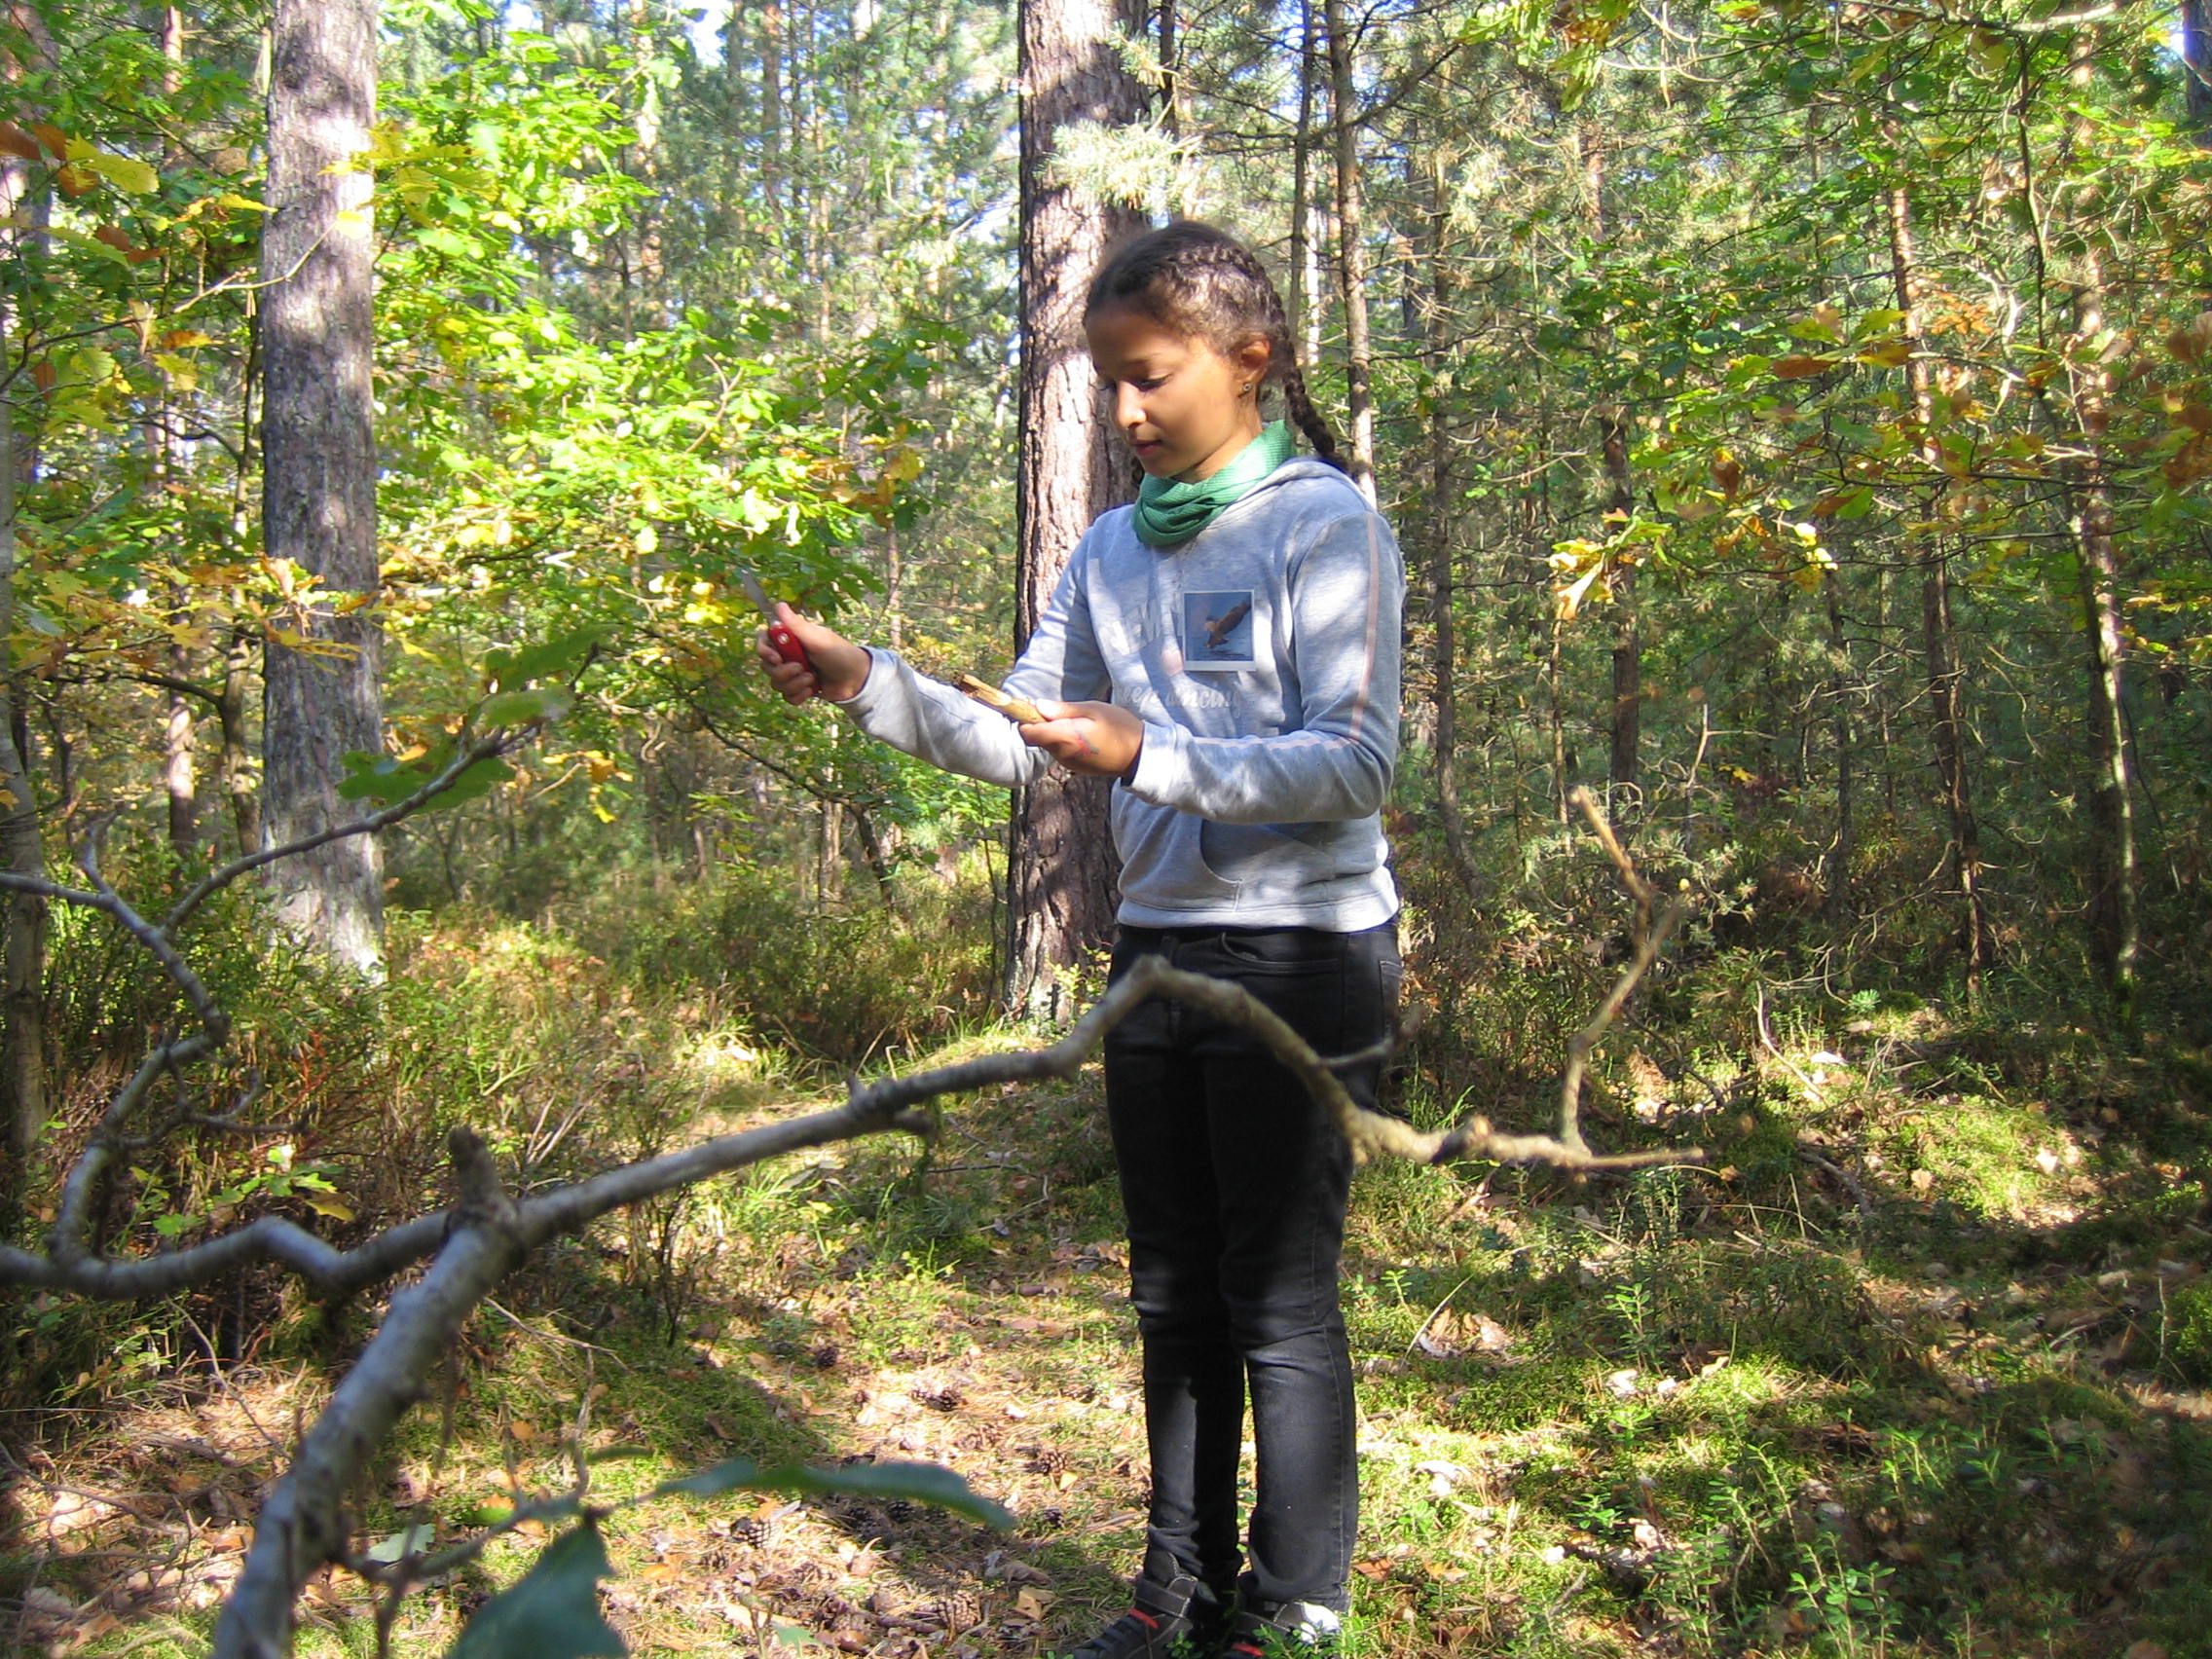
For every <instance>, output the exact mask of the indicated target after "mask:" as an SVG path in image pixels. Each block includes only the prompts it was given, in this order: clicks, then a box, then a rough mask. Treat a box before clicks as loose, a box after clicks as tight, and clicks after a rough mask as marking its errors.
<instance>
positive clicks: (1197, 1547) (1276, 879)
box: [759, 222, 1405, 1659]
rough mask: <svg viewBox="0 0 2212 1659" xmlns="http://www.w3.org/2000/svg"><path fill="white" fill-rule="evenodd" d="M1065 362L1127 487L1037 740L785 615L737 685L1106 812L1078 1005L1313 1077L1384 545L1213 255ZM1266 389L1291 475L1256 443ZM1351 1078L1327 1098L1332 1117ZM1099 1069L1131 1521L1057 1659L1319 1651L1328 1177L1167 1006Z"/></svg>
mask: <svg viewBox="0 0 2212 1659" xmlns="http://www.w3.org/2000/svg"><path fill="white" fill-rule="evenodd" d="M1084 329H1085V334H1086V336H1087V338H1088V344H1089V348H1090V356H1091V360H1092V362H1093V364H1094V365H1095V366H1096V368H1097V371H1098V379H1099V383H1100V386H1101V387H1102V388H1103V390H1104V393H1105V395H1106V396H1107V398H1108V399H1109V401H1110V403H1111V406H1112V411H1113V420H1114V423H1115V424H1116V425H1117V427H1119V429H1120V431H1121V433H1122V435H1123V437H1124V438H1125V439H1126V440H1127V442H1128V445H1129V448H1130V449H1131V450H1132V451H1133V452H1134V454H1135V456H1136V459H1137V461H1138V463H1139V465H1141V466H1142V467H1143V469H1144V474H1145V476H1144V481H1143V484H1142V486H1141V488H1140V490H1139V494H1138V498H1137V502H1136V505H1135V506H1134V507H1133V508H1128V507H1123V508H1117V509H1115V510H1114V511H1112V512H1109V513H1107V514H1106V515H1104V516H1103V517H1102V518H1100V519H1099V520H1098V521H1097V523H1095V524H1093V525H1092V526H1091V527H1090V529H1089V531H1088V533H1087V534H1086V535H1084V537H1083V540H1082V542H1081V543H1080V544H1079V545H1078V546H1077V548H1076V550H1075V552H1074V554H1073V555H1072V556H1071V558H1070V559H1069V562H1068V567H1067V571H1066V573H1065V574H1064V575H1063V576H1062V578H1061V580H1060V583H1059V586H1058V588H1057V590H1056V591H1055V593H1054V594H1053V596H1052V599H1051V604H1050V605H1049V606H1048V608H1047V609H1046V612H1045V615H1044V617H1043V619H1042V621H1041V622H1040V623H1039V625H1038V628H1037V631H1036V633H1035V635H1034V637H1033V638H1032V639H1031V640H1030V642H1029V645H1028V647H1027V649H1025V650H1024V651H1023V652H1022V655H1021V660H1020V661H1019V662H1018V663H1017V664H1015V666H1014V671H1013V672H1012V673H1011V674H1010V675H1008V676H1007V680H1006V687H1007V689H1008V690H1009V691H1011V692H1014V693H1016V694H1018V695H1020V696H1023V697H1027V698H1028V699H1030V700H1031V701H1032V702H1035V703H1037V704H1038V705H1039V712H1040V713H1042V714H1044V715H1045V716H1046V717H1047V718H1046V719H1044V720H1043V721H1041V722H1039V723H1036V724H1032V725H1020V726H1015V725H1012V724H1009V723H1008V722H1007V720H1006V719H1004V718H1002V717H1001V716H999V715H996V714H993V713H991V712H990V711H988V710H986V709H983V708H981V707H979V706H978V705H977V704H976V703H974V702H972V701H971V700H969V699H968V698H966V697H964V696H962V695H960V694H959V693H958V692H956V691H954V690H952V689H951V688H950V687H948V686H945V685H941V684H939V683H938V682H934V681H931V680H927V679H924V678H923V677H922V676H920V675H918V674H916V673H915V672H914V670H913V669H912V668H910V667H908V666H907V665H906V664H905V663H904V662H903V661H902V660H901V659H900V658H898V657H896V656H894V655H892V654H891V653H889V652H887V651H883V650H877V649H863V648H861V647H859V646H856V645H851V644H849V643H848V642H846V641H845V640H843V639H842V638H840V637H839V636H838V635H836V634H834V633H832V632H831V631H830V629H828V628H825V627H823V626H821V625H820V624H818V623H815V622H813V621H810V620H808V619H807V618H805V617H802V616H800V615H798V614H797V613H796V612H794V611H793V610H791V608H789V607H784V608H780V610H779V617H780V619H781V620H782V622H783V623H784V624H785V625H786V626H788V627H790V628H791V630H792V632H793V634H794V635H795V636H796V637H797V640H798V643H799V644H800V645H803V646H804V647H805V651H806V655H807V658H808V659H809V660H810V662H811V667H809V666H808V665H807V664H806V663H801V662H798V661H786V660H784V658H783V657H782V656H781V655H780V654H779V653H778V652H777V651H776V650H775V649H774V648H773V647H772V646H771V645H769V644H768V642H767V637H766V635H765V634H763V635H762V637H761V641H760V646H759V649H760V655H761V657H762V660H763V662H764V663H765V664H766V666H767V671H768V675H769V678H770V679H771V680H772V681H773V682H774V683H775V685H776V687H777V689H778V690H779V691H781V692H782V694H783V695H784V696H785V697H787V698H789V699H790V700H791V701H793V702H794V703H795V702H803V701H805V700H806V699H807V698H809V697H816V696H819V697H823V698H826V699H828V700H829V701H830V702H832V703H835V704H836V705H838V706H839V707H841V708H842V709H844V710H845V712H846V713H847V714H849V715H850V716H852V718H853V719H855V720H857V721H858V722H859V723H860V725H861V727H862V728H863V729H864V730H866V731H867V732H869V733H871V734H872V735H874V736H876V737H878V738H881V739H882V740H884V741H885V742H887V743H891V744H893V745H895V746H897V747H898V748H900V749H903V750H904V751H906V752H907V753H908V754H911V755H917V756H922V757H923V758H925V759H927V760H930V761H933V762H935V763H936V764H938V765H940V766H944V767H947V768H950V769H951V770H954V771H958V772H962V773H965V774H967V775H968V776H971V777H976V778H981V779H984V780H986V781H989V782H992V783H999V784H1008V785H1013V784H1019V783H1022V782H1024V781H1026V780H1028V779H1030V778H1033V777H1035V776H1037V775H1038V774H1039V773H1040V772H1041V771H1043V770H1044V769H1045V768H1046V767H1047V766H1050V765H1051V764H1054V763H1057V764H1059V765H1062V766H1066V767H1069V768H1072V769H1073V770H1076V771H1079V772H1089V773H1096V774H1099V775H1102V776H1106V777H1110V778H1115V779H1118V780H1119V781H1120V785H1121V787H1120V788H1118V789H1116V790H1115V791H1114V792H1113V805H1112V822H1113V831H1114V840H1115V845H1116V847H1117V849H1118V850H1119V852H1120V854H1121V859H1122V878H1121V887H1122V898H1121V907H1120V912H1119V916H1120V932H1119V936H1118V938H1117V940H1116V943H1115V947H1114V958H1113V968H1112V974H1113V976H1114V977H1120V976H1121V975H1123V974H1124V973H1126V972H1127V971H1128V969H1129V967H1130V965H1131V964H1132V963H1134V962H1135V961H1136V960H1137V959H1138V958H1139V957H1142V956H1146V955H1160V956H1164V957H1166V958H1168V959H1169V960H1170V961H1171V962H1172V963H1173V964H1174V965H1175V966H1177V967H1179V968H1186V969H1190V970H1193V971H1195V972H1198V973H1202V974H1210V975H1214V976H1216V977H1222V978H1229V979H1235V980H1236V981H1238V982H1239V983H1241V984H1242V985H1243V986H1244V987H1245V988H1246V989H1247V990H1249V991H1250V992H1252V994H1253V995H1254V996H1256V997H1258V998H1259V999H1260V1000H1261V1001H1262V1002H1263V1003H1265V1004H1266V1005H1267V1006H1269V1007H1270V1008H1272V1009H1273V1010H1274V1011H1275V1012H1276V1013H1277V1014H1281V1015H1282V1016H1283V1017H1284V1018H1285V1019H1287V1020H1288V1021H1289V1022H1290V1024H1291V1025H1292V1026H1293V1027H1295V1028H1296V1029H1297V1030H1298V1031H1299V1032H1300V1033H1301V1034H1302V1035H1303V1036H1304V1037H1305V1038H1306V1040H1307V1041H1308V1042H1309V1043H1310V1044H1311V1045H1312V1046H1313V1047H1314V1049H1315V1050H1317V1051H1319V1052H1321V1053H1323V1054H1332V1055H1335V1054H1360V1053H1362V1052H1363V1051H1373V1050H1375V1049H1376V1048H1377V1046H1378V1045H1379V1044H1380V1043H1381V1041H1382V1039H1383V1037H1384V1036H1385V1035H1386V1034H1387V1032H1388V1031H1389V1030H1390V1028H1391V1023H1392V1020H1393V1018H1394V1010H1395V1004H1396V999H1397V988H1398V977H1399V965H1398V953H1397V945H1396V934H1395V921H1394V917H1395V914H1396V911H1397V894H1396V890H1395V888H1394V886H1393V884H1392V882H1391V878H1390V872H1389V870H1388V868H1387V867H1386V866H1385V862H1384V859H1385V851H1386V849H1385V847H1384V845H1383V832H1382V828H1381V823H1380V820H1379V817H1378V813H1379V811H1380V809H1381V807H1382V805H1383V798H1384V796H1385V795H1386V794H1387V793H1388V792H1389V787H1390V774H1391V768H1392V766H1393V764H1394V763H1395V760H1396V756H1397V736H1398V622H1399V613H1400V610H1401V608H1402V607H1403V603H1404V597H1405V575H1404V571H1403V569H1402V567H1401V565H1400V563H1399V559H1398V552H1397V547H1396V544H1395V542H1394V541H1393V540H1392V538H1391V535H1390V532H1389V530H1388V529H1387V528H1386V527H1385V526H1384V525H1383V522H1382V520H1381V519H1379V518H1378V517H1377V516H1376V514H1375V513H1374V512H1373V511H1372V510H1371V509H1370V508H1369V507H1368V505H1367V503H1366V500H1365V499H1364V498H1362V497H1361V495H1360V493H1359V492H1358V490H1356V489H1355V488H1354V487H1353V486H1352V485H1351V483H1350V482H1349V481H1348V480H1347V479H1346V476H1345V474H1344V470H1343V464H1342V462H1341V461H1338V459H1337V446H1336V440H1335V438H1334V437H1333V436H1332V435H1331V433H1330V431H1329V428H1328V425H1327V424H1326V423H1324V422H1323V421H1322V419H1321V417H1320V416H1319V414H1318V413H1317V412H1316V411H1315V410H1314V408H1313V404H1312V401H1311V399H1310V398H1309V397H1308V395H1307V391H1306V382H1305V377H1304V376H1303V375H1302V374H1301V373H1300V372H1299V368H1298V364H1297V361H1296V359H1295V357H1294V355H1293V352H1292V348H1291V341H1290V334H1289V330H1288V328H1287V326H1286V324H1285V322H1284V317H1283V309H1282V301H1281V299H1280V298H1279V297H1278V296H1277V294H1276V292H1275V289H1274V285H1273V283H1272V282H1271V281H1270V280H1269V278H1268V276H1267V273H1266V271H1265V270H1264V269H1263V268H1262V266H1261V265H1260V262H1259V260H1258V259H1257V258H1256V257H1255V256H1254V255H1253V254H1252V252H1251V251H1250V250H1249V249H1248V248H1246V247H1244V246H1243V245H1242V244H1241V243H1240V242H1238V241H1236V240H1235V239H1233V238H1231V237H1229V236H1227V235H1225V234H1224V233H1222V232H1221V231H1218V230H1215V229H1213V228H1212V227H1211V226H1208V225H1202V224H1198V223H1193V222H1186V223H1181V224H1175V225H1170V226H1168V227H1167V228H1166V229H1164V230H1159V231H1154V232H1152V233H1150V234H1149V235H1145V236H1142V237H1139V238H1137V239H1136V240H1133V241H1131V242H1129V243H1127V244H1126V245H1124V247H1122V248H1121V249H1120V250H1119V251H1118V252H1116V253H1115V254H1113V255H1112V256H1111V257H1110V258H1109V259H1108V260H1107V262H1106V265H1105V267H1104V269H1102V270H1101V271H1100V272H1099V273H1098V275H1097V276H1096V277H1095V278H1094V279H1093V281H1092V283H1091V286H1090V291H1089V296H1088V306H1087V308H1086V311H1085V315H1084ZM1271 389H1273V390H1279V391H1280V393H1281V397H1282V401H1283V403H1284V405H1285V407H1286V408H1287V410H1288V412H1289V415H1290V418H1291V419H1292V420H1293V421H1295V422H1296V423H1297V424H1298V425H1299V427H1300V428H1301V429H1302V430H1303V431H1304V432H1305V433H1306V435H1307V437H1308V438H1309V439H1310V440H1311V442H1312V444H1313V447H1314V448H1315V449H1316V450H1317V451H1319V453H1320V459H1319V460H1309V459H1298V458H1295V457H1294V453H1293V444H1292V441H1291V437H1290V433H1289V428H1288V426H1287V425H1285V424H1279V423H1278V424H1272V425H1271V424H1267V423H1266V422H1265V421H1264V420H1263V418H1262V415H1261V413H1260V410H1261V400H1262V394H1263V393H1264V392H1265V391H1268V390H1271ZM1381 1066H1382V1062H1381V1060H1380V1058H1378V1057H1375V1056H1374V1055H1372V1054H1371V1053H1370V1054H1368V1055H1367V1057H1363V1058H1360V1059H1357V1060H1353V1061H1350V1062H1347V1063H1346V1066H1345V1067H1344V1068H1343V1074H1344V1078H1345V1082H1346V1085H1347V1086H1348V1087H1349V1088H1350V1089H1351V1091H1352V1093H1353V1096H1354V1098H1356V1099H1358V1100H1360V1101H1361V1103H1362V1104H1365V1105H1372V1104H1374V1100H1375V1094H1376V1087H1377V1084H1378V1082H1379V1079H1380V1072H1381ZM1105 1067H1106V1107H1107V1117H1108V1121H1109V1124H1110V1127H1111V1131H1112V1135H1113V1141H1114V1153H1115V1159H1116V1162H1117V1164H1118V1167H1119V1170H1120V1175H1121V1184H1122V1196H1123V1200H1124V1206H1125V1208H1126V1211H1127V1217H1128V1233H1129V1274H1130V1281H1131V1298H1132V1300H1133V1302H1134V1304H1135V1306H1136V1310H1137V1322H1138V1329H1139V1331H1140V1333H1141V1335H1142V1339H1143V1361H1144V1399H1145V1422H1146V1430H1147V1435H1148V1438H1149V1440H1150V1445H1151V1454H1152V1509H1151V1517H1150V1527H1149V1530H1148V1534H1147V1547H1146V1550H1145V1558H1144V1564H1143V1567H1142V1570H1141V1573H1140V1575H1139V1577H1138V1579H1137V1584H1136V1593H1135V1597H1134V1602H1133V1604H1132V1605H1131V1607H1130V1608H1129V1610H1128V1611H1127V1612H1126V1613H1125V1614H1124V1615H1122V1617H1120V1618H1119V1619H1117V1620H1116V1621H1115V1622H1114V1623H1112V1624H1111V1625H1109V1626H1108V1627H1107V1628H1106V1629H1105V1630H1104V1631H1102V1632H1101V1633H1100V1634H1099V1635H1098V1636H1097V1637H1096V1638H1094V1639H1093V1640H1092V1641H1089V1642H1088V1643H1086V1644H1085V1645H1084V1646H1082V1647H1080V1648H1078V1649H1076V1656H1075V1659H1165V1656H1166V1655H1167V1654H1168V1653H1169V1652H1170V1650H1174V1651H1177V1652H1184V1651H1191V1652H1215V1651H1218V1652H1221V1653H1225V1654H1233V1655H1238V1656H1240V1659H1241V1656H1244V1655H1258V1654H1261V1653H1263V1652H1266V1651H1268V1650H1269V1648H1270V1645H1271V1643H1272V1644H1275V1645H1281V1644H1283V1643H1285V1642H1287V1643H1292V1644H1302V1645H1310V1646H1314V1647H1330V1646H1334V1645H1335V1641H1336V1636H1337V1632H1338V1628H1339V1624H1340V1621H1341V1617H1342V1615H1343V1613H1344V1611H1345V1610H1346V1606H1347V1605H1348V1597H1347V1588H1346V1580H1347V1578H1348V1575H1349V1570H1350V1565H1351V1545H1352V1532H1353V1529H1354V1526H1355V1523H1356V1520H1357V1512H1358V1487H1357V1470H1356V1464H1355V1448H1354V1434H1353V1406H1352V1376H1351V1363H1350V1358H1349V1354H1348V1351H1347V1348H1346V1341H1345V1327H1344V1318H1343V1314H1342V1312H1341V1310H1340V1308H1339V1304H1338V1293H1337V1263H1338V1258H1339V1256H1340V1254H1341V1252H1342V1248H1343V1242H1344V1225H1345V1206H1346V1195H1347V1191H1348V1187H1349V1179H1350V1157H1349V1154H1348V1152H1347V1149H1346V1145H1345V1143H1344V1140H1343V1137H1342V1136H1341V1135H1340V1134H1339V1133H1338V1131H1337V1129H1336V1127H1335V1125H1334V1124H1332V1123H1331V1122H1330V1121H1329V1120H1328V1118H1327V1117H1326V1115H1325V1114H1324V1113H1323V1112H1322V1110H1321V1108H1320V1107H1319V1106H1317V1105H1316V1104H1315V1103H1314V1102H1313V1101H1312V1100H1311V1099H1309V1097H1308V1096H1307V1094H1306V1091H1305V1090H1304V1089H1303V1088H1300V1087H1299V1086H1298V1085H1297V1084H1296V1083H1295V1082H1293V1081H1292V1080H1291V1078H1290V1077H1289V1075H1288V1074H1287V1073H1285V1072H1284V1071H1283V1070H1282V1069H1281V1068H1280V1067H1279V1066H1278V1065H1276V1064H1275V1063H1274V1062H1273V1061H1272V1060H1271V1059H1269V1058H1268V1057H1266V1056H1265V1055H1264V1053H1263V1052H1262V1051H1260V1050H1259V1048H1258V1046H1257V1045H1256V1044H1255V1043H1254V1042H1253V1041H1251V1040H1250V1039H1248V1038H1246V1037H1244V1036H1243V1035H1242V1034H1241V1033H1239V1032H1237V1031H1235V1030H1233V1029H1229V1028H1227V1027H1224V1026H1222V1025H1220V1024H1218V1023H1216V1022H1215V1021H1213V1020H1211V1019H1207V1018H1204V1017H1200V1016H1198V1015H1197V1014H1193V1013H1191V1012H1190V1011H1188V1010H1185V1009H1182V1008H1179V1007H1177V1006H1176V1005H1174V1004H1173V1003H1170V1002H1164V1001H1160V1000H1154V1001H1152V1002H1148V1003H1147V1004H1145V1005H1144V1006H1143V1007H1142V1008H1141V1009H1139V1010H1138V1011H1137V1012H1136V1013H1135V1014H1132V1015H1131V1016H1130V1017H1129V1018H1128V1019H1126V1020H1125V1021H1124V1022H1123V1024H1122V1025H1121V1026H1120V1027H1119V1028H1118V1029H1116V1030H1115V1031H1114V1033H1113V1034H1112V1035H1111V1036H1110V1037H1109V1038H1108V1039H1107V1042H1106V1048H1105ZM1247 1394H1249V1399H1250V1404H1251V1411H1252V1428H1253V1440H1254V1443H1255V1446H1256V1449H1257V1451H1256V1457H1255V1462H1256V1469H1255V1490H1256V1498H1255V1501H1254V1504H1253V1507H1252V1513H1251V1518H1250V1530H1249V1534H1248V1540H1247V1543H1246V1545H1245V1547H1244V1549H1243V1550H1242V1551H1241V1552H1240V1550H1239V1541H1238V1529H1237V1514H1236V1475H1237V1454H1238V1449H1239V1445H1240V1443H1241V1441H1242V1438H1243V1424H1244V1411H1245V1403H1246V1399H1247Z"/></svg>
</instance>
